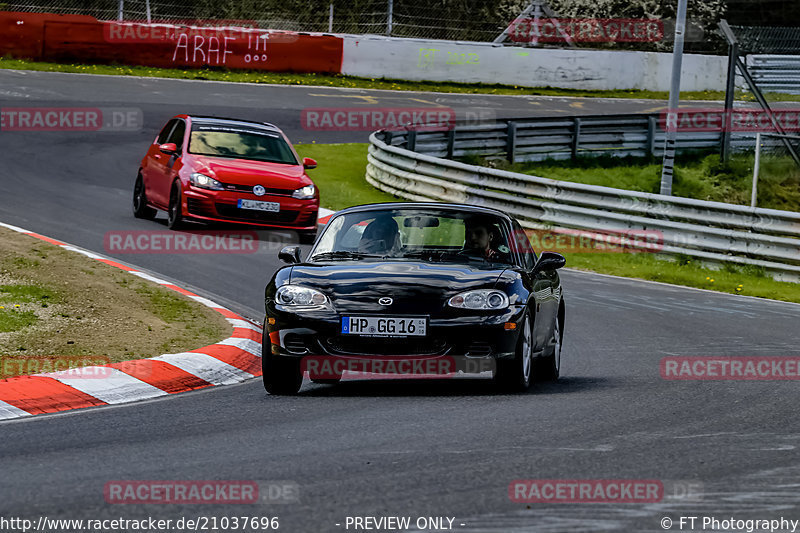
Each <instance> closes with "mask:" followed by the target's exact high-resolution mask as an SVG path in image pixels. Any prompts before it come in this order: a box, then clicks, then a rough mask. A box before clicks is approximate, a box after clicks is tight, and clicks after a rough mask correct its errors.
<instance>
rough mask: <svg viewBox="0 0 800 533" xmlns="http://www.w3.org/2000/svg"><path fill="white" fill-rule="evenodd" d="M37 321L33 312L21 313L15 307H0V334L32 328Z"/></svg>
mask: <svg viewBox="0 0 800 533" xmlns="http://www.w3.org/2000/svg"><path fill="white" fill-rule="evenodd" d="M38 320H39V319H38V318H37V317H36V313H34V312H33V311H22V310H20V309H19V308H17V307H10V308H9V307H7V306H0V333H8V332H10V331H18V330H20V329H23V328H26V327H28V326H32V325H33V324H35V323H36V322H37V321H38Z"/></svg>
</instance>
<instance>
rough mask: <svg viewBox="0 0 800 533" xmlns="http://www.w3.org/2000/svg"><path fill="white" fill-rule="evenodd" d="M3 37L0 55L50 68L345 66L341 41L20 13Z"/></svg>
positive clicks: (4, 21)
mask: <svg viewBox="0 0 800 533" xmlns="http://www.w3.org/2000/svg"><path fill="white" fill-rule="evenodd" d="M0 32H2V33H3V35H4V38H3V39H2V42H0V54H2V55H4V54H10V55H12V56H14V57H21V58H29V59H39V60H44V61H58V62H64V61H68V62H81V63H111V62H116V63H122V64H126V65H145V66H152V67H168V68H169V67H175V68H184V67H203V66H212V67H225V68H231V69H253V70H265V71H272V72H323V73H339V72H340V71H341V66H342V39H341V38H339V37H335V36H332V35H312V34H299V33H291V32H272V31H266V30H251V29H246V28H196V27H185V26H174V25H166V24H152V25H147V24H134V23H116V22H100V21H98V20H97V19H95V18H93V17H85V16H59V15H51V14H41V13H14V12H2V13H0Z"/></svg>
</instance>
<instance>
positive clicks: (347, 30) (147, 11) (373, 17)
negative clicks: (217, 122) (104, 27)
mask: <svg viewBox="0 0 800 533" xmlns="http://www.w3.org/2000/svg"><path fill="white" fill-rule="evenodd" d="M525 3H526V0H512V1H511V2H507V4H508V5H507V6H506V7H498V6H497V3H496V2H494V1H493V0H472V1H470V2H463V1H457V0H445V1H441V2H436V3H422V2H419V1H417V0H246V1H245V0H193V1H188V2H177V1H173V2H170V1H163V0H150V1H149V2H148V1H146V0H123V1H120V0H12V1H10V2H4V3H0V9H2V10H6V11H28V12H48V13H61V14H79V15H91V16H94V17H97V18H98V19H101V20H118V19H120V18H121V19H123V20H126V21H136V22H145V21H148V20H150V21H153V22H167V23H169V22H172V23H195V22H199V23H203V24H212V25H213V24H216V23H217V22H220V23H224V22H226V21H227V22H235V21H239V22H241V23H245V24H247V25H255V26H256V27H259V28H264V29H276V30H290V31H302V32H332V33H344V34H379V35H391V36H395V37H414V38H431V39H450V40H469V41H492V40H493V39H495V38H496V37H497V36H498V35H499V34H500V33H501V32H502V31H503V30H504V29H505V28H506V27H507V25H508V24H509V22H510V21H511V20H513V19H514V16H515V15H516V14H517V13H519V11H521V10H522V7H520V6H524V5H525ZM467 4H468V6H467ZM517 4H519V6H518V5H517Z"/></svg>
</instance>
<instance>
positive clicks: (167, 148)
mask: <svg viewBox="0 0 800 533" xmlns="http://www.w3.org/2000/svg"><path fill="white" fill-rule="evenodd" d="M158 149H159V150H160V151H161V152H163V153H165V154H174V153H176V152H177V151H178V147H177V145H176V144H175V143H165V144H162V145H160V146H159V147H158Z"/></svg>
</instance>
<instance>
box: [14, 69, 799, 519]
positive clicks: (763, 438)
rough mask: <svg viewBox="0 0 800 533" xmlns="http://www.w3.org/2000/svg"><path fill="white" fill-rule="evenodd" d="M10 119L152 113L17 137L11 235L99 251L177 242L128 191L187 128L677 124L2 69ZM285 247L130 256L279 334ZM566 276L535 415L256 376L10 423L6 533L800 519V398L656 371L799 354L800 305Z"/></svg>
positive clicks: (779, 388)
mask: <svg viewBox="0 0 800 533" xmlns="http://www.w3.org/2000/svg"><path fill="white" fill-rule="evenodd" d="M0 104H2V107H23V106H34V107H47V106H58V107H65V106H68V107H81V106H93V107H125V108H135V109H138V110H140V111H141V113H142V116H143V118H144V127H143V128H142V129H140V130H138V131H129V132H94V133H77V132H49V133H48V132H11V131H9V132H2V133H0V147H1V148H2V152H1V153H2V161H3V165H2V171H0V172H1V173H0V183H2V189H0V221H2V222H6V223H9V224H14V225H18V226H21V227H24V228H26V229H29V230H33V231H36V232H39V233H42V234H44V235H48V236H51V237H54V238H57V239H60V240H64V241H67V242H70V243H72V244H76V245H79V246H82V247H84V248H87V249H90V250H95V251H98V252H102V253H105V250H104V248H103V236H104V235H105V233H106V232H108V231H111V230H153V229H163V224H164V216H163V215H162V216H161V217H160V219H159V222H160V224H161V225H159V224H158V223H154V222H146V221H141V220H136V219H134V218H133V215H132V214H131V208H130V200H131V192H132V186H133V179H134V177H135V171H136V165H137V164H138V161H139V160H140V159H141V157H142V155H143V153H144V150H145V147H146V146H147V144H148V143H149V142H151V141H152V138H153V137H154V135H155V134H156V132H157V130H158V128H160V127H161V126H162V125H163V123H164V122H165V121H166V119H168V118H169V117H170V116H172V115H174V114H176V113H179V112H187V113H203V114H215V115H222V116H233V117H245V118H256V119H259V120H268V121H271V122H274V123H275V124H277V125H278V126H280V127H281V128H283V129H284V131H286V133H287V134H288V135H289V137H290V139H292V140H293V141H294V142H300V141H302V142H311V141H312V140H313V141H316V142H365V141H366V137H367V134H366V133H365V132H349V133H348V132H324V133H319V132H311V131H306V130H303V129H302V127H301V125H300V111H301V110H302V109H303V108H305V107H311V106H313V107H329V106H343V107H354V106H359V105H365V106H366V105H382V106H428V105H445V106H451V107H453V108H455V109H457V111H458V110H459V109H460V110H462V111H463V110H466V109H472V108H476V107H478V108H481V109H488V110H491V111H492V112H493V113H495V114H496V115H497V116H522V115H529V116H535V115H539V116H547V115H564V116H566V115H576V114H595V113H619V112H638V111H646V110H655V109H656V108H658V107H659V105H661V106H663V102H653V101H620V100H591V99H570V98H534V97H530V98H520V97H503V96H481V95H443V94H428V93H400V92H387V93H383V92H377V91H362V90H338V89H324V88H313V87H278V86H258V85H240V84H233V85H230V84H222V83H215V82H186V81H177V80H156V79H140V78H123V77H104V76H103V77H94V76H87V75H70V74H46V73H35V72H14V71H0ZM319 163H320V165H321V166H323V165H325V162H324V161H320V162H319ZM323 204H324V191H323ZM282 240H283V237H282V234H280V233H275V234H274V236H273V238H271V239H269V241H271V242H272V245H271V246H265V247H264V252H263V253H258V254H250V255H166V254H165V255H117V256H116V257H118V258H119V259H121V260H124V261H127V262H129V263H132V264H134V265H137V266H140V267H142V268H146V269H150V270H152V271H154V272H156V273H158V274H159V275H161V276H165V277H168V278H172V279H175V280H178V281H179V282H181V283H182V284H183V285H184V286H186V287H188V288H192V289H194V290H196V291H198V292H200V293H201V294H206V295H209V296H211V297H213V298H214V299H215V300H216V301H218V302H220V303H222V304H224V305H227V306H229V307H231V308H232V309H233V310H235V311H237V312H240V313H242V314H244V315H246V316H249V317H251V318H255V319H258V320H263V303H262V301H261V299H262V293H263V288H264V285H265V283H266V281H267V279H268V278H269V276H270V275H271V274H272V272H273V271H274V270H275V268H276V267H277V266H278V261H277V258H276V253H277V250H278V248H279V247H280V245H281V244H282ZM111 255H113V254H111ZM562 277H563V280H564V286H565V297H566V303H567V318H566V331H567V333H566V336H565V345H564V352H563V366H562V375H563V377H562V379H561V380H560V381H559V382H558V383H555V384H538V385H536V386H535V387H534V388H533V390H532V391H531V393H529V394H524V395H500V394H496V393H495V392H494V389H493V388H492V387H491V386H490V383H489V382H488V381H486V380H482V379H476V380H449V381H448V380H441V381H435V382H431V381H422V382H414V383H411V382H407V381H391V382H387V381H381V382H376V381H356V382H346V383H343V384H341V385H340V386H337V387H331V386H324V385H313V384H310V383H307V384H306V385H305V386H304V388H303V390H302V391H301V393H300V395H299V396H297V397H292V398H286V397H272V396H267V395H266V393H265V392H264V389H263V386H262V384H261V381H260V380H258V379H257V380H252V381H249V382H246V383H243V384H241V385H234V386H228V387H215V388H213V389H208V390H203V391H198V392H193V393H186V394H181V395H178V396H175V397H170V398H168V399H165V400H157V401H148V402H141V403H134V404H128V405H124V406H118V407H107V408H96V409H89V410H83V411H76V412H71V413H66V414H60V415H47V416H38V417H33V418H30V419H23V420H19V421H11V422H5V423H2V424H0V517H26V518H31V519H33V520H36V519H37V518H38V517H39V516H47V517H48V518H84V519H102V518H119V517H122V518H127V519H134V518H139V519H140V518H146V517H148V516H152V517H158V518H164V519H173V520H175V519H178V518H181V517H189V518H196V517H199V516H218V517H221V516H234V515H238V516H270V517H272V516H277V517H279V519H280V531H286V532H300V533H304V532H328V531H330V532H335V531H354V529H353V527H352V526H350V528H349V529H346V527H345V523H346V519H347V517H354V516H410V517H412V524H413V522H414V520H416V518H417V517H428V516H430V517H451V518H453V517H454V518H455V519H454V521H453V529H455V530H459V531H469V532H478V531H487V532H498V533H499V532H521V531H664V529H662V518H664V517H670V518H671V519H672V520H674V521H675V522H674V525H673V526H672V529H678V520H679V517H680V516H700V517H702V516H715V517H717V518H718V519H723V518H730V517H734V518H737V519H769V518H780V517H784V518H787V519H795V520H796V519H800V503H798V502H800V498H798V495H797V488H798V486H800V464H798V461H797V458H798V448H799V447H800V429H797V428H798V426H795V423H796V413H797V405H798V404H800V392H799V391H798V388H797V382H796V381H788V380H787V381H753V382H745V381H668V380H664V379H662V378H661V376H660V372H659V363H660V361H661V359H662V358H663V357H666V356H684V355H686V356H703V355H708V356H766V355H770V356H788V355H792V356H798V355H800V347H798V342H797V339H798V336H797V323H798V316H800V306H797V305H794V304H784V303H776V302H767V301H759V300H756V299H751V298H746V297H737V296H732V295H723V294H714V293H710V292H705V291H698V290H693V289H684V288H677V287H671V286H666V285H660V284H654V283H646V282H638V281H632V280H625V279H619V278H613V277H608V276H601V275H594V274H586V273H578V272H571V271H566V272H564V273H563V276H562ZM793 428H794V429H793ZM516 479H617V480H619V479H626V480H633V479H642V480H653V479H655V480H662V481H663V482H664V485H665V487H668V488H670V491H672V492H668V493H667V494H665V498H664V499H663V501H661V502H659V503H647V504H643V503H591V504H587V503H557V504H556V503H548V504H537V503H532V504H525V503H515V502H513V501H511V500H510V498H509V494H508V488H509V483H511V482H512V481H513V480H516ZM115 480H256V481H259V482H269V481H288V482H293V483H296V484H297V486H298V487H299V501H297V502H295V503H286V504H272V505H260V504H259V505H208V504H206V505H111V504H107V503H106V502H105V500H104V496H103V488H104V486H105V484H106V483H108V482H110V481H115ZM673 487H674V488H676V489H675V490H674V491H673ZM681 487H683V488H685V487H691V488H692V490H691V491H690V492H691V494H689V495H686V494H683V493H682V492H681V490H680V488H681ZM444 523H445V525H446V524H447V521H446V520H445V522H444ZM337 524H338V525H337ZM698 525H699V524H698ZM684 529H688V528H686V526H684ZM412 530H415V529H413V528H412ZM361 531H363V530H361ZM384 531H385V530H384Z"/></svg>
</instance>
